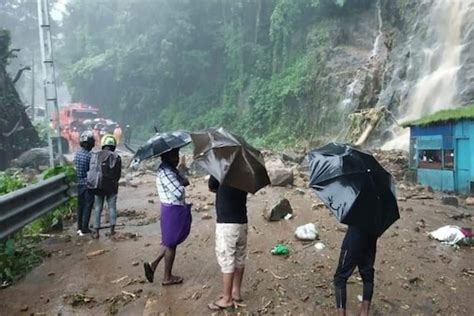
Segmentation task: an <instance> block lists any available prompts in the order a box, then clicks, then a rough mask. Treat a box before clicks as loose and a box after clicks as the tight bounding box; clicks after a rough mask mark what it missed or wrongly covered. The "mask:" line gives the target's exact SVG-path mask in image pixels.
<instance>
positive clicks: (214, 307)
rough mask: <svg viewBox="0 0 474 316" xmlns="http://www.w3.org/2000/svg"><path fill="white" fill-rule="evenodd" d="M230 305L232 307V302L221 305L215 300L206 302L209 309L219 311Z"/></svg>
mask: <svg viewBox="0 0 474 316" xmlns="http://www.w3.org/2000/svg"><path fill="white" fill-rule="evenodd" d="M232 307H234V304H232V305H229V306H221V305H219V304H217V301H215V302H213V303H209V304H207V308H209V309H210V310H211V311H221V310H226V309H229V308H232Z"/></svg>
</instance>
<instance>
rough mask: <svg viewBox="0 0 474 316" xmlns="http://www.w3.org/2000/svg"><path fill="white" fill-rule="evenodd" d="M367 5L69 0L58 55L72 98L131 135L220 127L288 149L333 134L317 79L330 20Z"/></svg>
mask: <svg viewBox="0 0 474 316" xmlns="http://www.w3.org/2000/svg"><path fill="white" fill-rule="evenodd" d="M374 3H375V1H374V0H352V1H344V0H253V1H243V0H202V1H189V0H153V1H152V0H130V1H107V0H97V1H93V2H91V1H87V0H71V1H70V2H69V4H68V11H69V14H68V15H67V16H66V17H65V19H64V21H63V26H62V29H61V32H62V33H63V34H64V42H63V43H62V46H61V47H60V48H59V49H58V53H59V56H58V57H59V58H58V60H59V61H61V63H62V65H61V66H62V69H63V70H65V77H66V80H67V82H68V86H69V88H70V90H71V92H72V95H73V99H74V100H76V101H83V102H87V103H91V104H95V105H99V106H100V108H101V110H102V112H103V113H104V114H105V115H107V116H111V117H113V118H115V119H116V120H118V121H120V122H122V123H129V124H131V125H132V126H133V127H134V130H135V131H134V135H141V136H142V137H144V138H146V137H148V136H149V135H150V133H151V132H152V130H153V126H156V127H157V128H158V129H159V130H168V129H200V128H205V127H209V126H218V125H222V126H226V127H227V128H230V129H233V130H235V131H236V132H239V133H242V134H244V136H246V137H248V138H250V139H252V140H254V141H257V142H259V143H262V144H271V145H278V144H284V143H289V142H294V141H296V140H298V139H309V138H312V137H315V136H316V135H321V134H334V133H335V132H336V131H337V130H338V126H337V122H338V121H339V115H338V113H334V112H336V111H334V108H332V109H331V110H329V108H330V107H331V104H329V105H328V104H325V102H327V101H328V97H327V95H328V94H329V92H328V91H327V89H330V88H331V87H330V86H329V87H328V86H321V85H320V83H319V82H318V80H321V78H324V76H325V75H326V74H327V72H328V69H327V68H326V65H325V62H326V60H327V58H328V54H329V52H328V49H327V47H328V45H327V44H328V43H329V42H330V41H333V39H332V33H333V30H332V25H333V24H334V21H336V22H337V21H338V19H341V17H344V19H350V17H351V15H352V14H353V13H354V12H355V11H356V9H355V8H357V9H358V10H364V9H367V8H368V7H369V6H370V5H372V4H374ZM330 21H331V22H330ZM336 41H337V39H336ZM63 73H64V72H63ZM331 101H332V102H334V105H335V104H337V102H338V101H339V100H336V99H335V100H331ZM323 112H324V114H327V115H325V117H326V119H325V120H324V121H321V119H320V117H321V115H316V113H318V114H321V113H323Z"/></svg>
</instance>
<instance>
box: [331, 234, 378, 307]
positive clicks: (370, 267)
mask: <svg viewBox="0 0 474 316" xmlns="http://www.w3.org/2000/svg"><path fill="white" fill-rule="evenodd" d="M377 238H378V237H377V236H375V235H371V234H368V233H366V232H365V231H363V230H361V229H360V228H358V227H356V226H351V225H350V226H349V227H348V229H347V232H346V236H345V237H344V240H343V242H342V246H341V254H340V256H339V264H338V266H337V270H336V274H335V275H334V286H335V288H336V307H337V313H338V315H339V316H345V315H346V300H347V291H346V284H347V280H348V279H349V277H350V276H351V275H352V273H353V272H354V269H355V268H356V267H358V269H359V274H360V276H361V277H362V282H363V293H362V306H361V310H360V312H359V315H361V316H367V315H368V314H369V308H370V303H371V301H372V295H373V292H374V262H375V253H376V250H377Z"/></svg>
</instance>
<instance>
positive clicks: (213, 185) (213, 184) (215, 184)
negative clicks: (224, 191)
mask: <svg viewBox="0 0 474 316" xmlns="http://www.w3.org/2000/svg"><path fill="white" fill-rule="evenodd" d="M207 186H208V187H209V191H211V192H213V193H216V192H217V190H218V189H219V181H217V179H216V178H214V177H213V176H211V177H210V178H209V181H208V183H207Z"/></svg>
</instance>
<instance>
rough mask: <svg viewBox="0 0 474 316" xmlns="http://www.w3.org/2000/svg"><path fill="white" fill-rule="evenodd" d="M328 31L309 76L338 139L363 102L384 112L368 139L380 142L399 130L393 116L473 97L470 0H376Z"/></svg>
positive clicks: (401, 117)
mask: <svg viewBox="0 0 474 316" xmlns="http://www.w3.org/2000/svg"><path fill="white" fill-rule="evenodd" d="M347 3H349V2H347ZM327 34H328V35H329V37H330V41H328V44H327V45H326V46H325V47H324V48H316V50H318V51H320V52H321V51H322V52H325V54H323V53H319V54H318V55H317V57H318V58H319V60H318V63H317V64H321V65H325V66H319V69H318V68H316V69H317V71H316V72H315V73H316V76H315V80H314V84H315V86H317V87H318V89H320V90H321V92H320V93H319V94H318V93H315V95H316V96H317V97H319V98H320V99H319V100H318V101H319V102H320V104H319V107H317V108H318V112H319V114H320V115H318V117H320V122H318V124H321V123H322V121H324V120H327V118H328V117H331V113H334V112H338V113H339V114H338V115H336V116H335V115H333V117H336V118H335V119H334V121H333V123H334V124H333V125H334V126H336V128H337V130H340V131H342V132H341V133H340V137H339V138H340V139H344V140H348V139H350V137H347V135H346V134H345V132H347V131H348V130H353V127H350V126H347V125H348V123H349V122H350V120H348V119H347V115H348V114H349V113H353V112H358V111H364V109H367V108H373V107H386V108H387V109H388V110H389V111H390V112H389V115H386V116H385V118H387V119H386V120H381V121H380V123H379V124H378V126H377V129H376V130H375V133H373V134H372V135H371V137H370V138H369V140H370V142H371V143H372V144H374V145H379V146H381V145H383V144H384V143H386V142H387V141H388V140H390V139H393V138H394V137H397V136H398V135H400V134H401V133H403V132H402V131H400V130H399V129H397V128H395V127H394V126H395V125H394V120H393V119H391V118H396V119H398V120H400V121H403V120H406V119H410V118H417V117H421V116H423V115H426V114H429V113H432V112H434V111H436V110H440V109H446V108H451V107H457V106H461V105H466V104H471V103H474V85H473V83H474V53H472V52H474V0H427V1H418V0H399V1H391V0H379V1H377V2H374V3H373V4H372V5H370V6H368V7H367V8H365V9H364V10H363V11H360V12H356V13H354V14H352V15H351V17H350V18H345V19H340V20H338V19H333V20H332V21H331V22H330V27H329V31H328V32H327ZM321 69H324V71H323V72H322V71H321ZM321 73H323V75H321ZM323 103H326V104H323ZM335 104H337V107H336V106H335ZM341 125H342V126H341ZM341 127H342V128H341ZM362 130H363V129H362ZM405 133H406V132H405ZM396 143H397V144H401V145H402V146H406V144H404V143H403V142H400V141H399V140H397V141H396Z"/></svg>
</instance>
